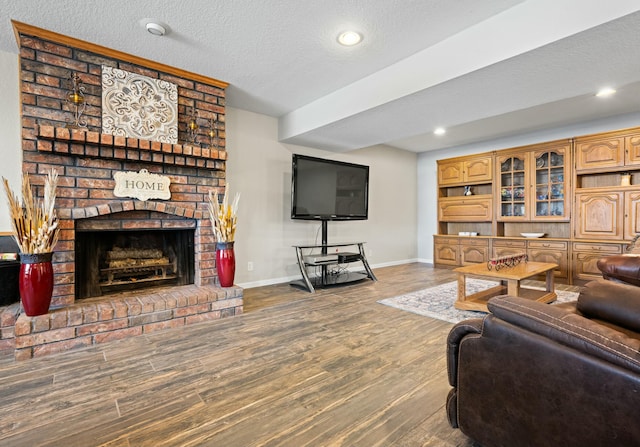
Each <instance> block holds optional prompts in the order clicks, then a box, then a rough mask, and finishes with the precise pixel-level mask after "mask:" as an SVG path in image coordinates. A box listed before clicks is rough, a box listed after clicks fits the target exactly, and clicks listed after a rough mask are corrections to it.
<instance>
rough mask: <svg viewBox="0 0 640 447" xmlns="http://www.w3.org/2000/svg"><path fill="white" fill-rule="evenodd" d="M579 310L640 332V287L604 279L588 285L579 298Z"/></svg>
mask: <svg viewBox="0 0 640 447" xmlns="http://www.w3.org/2000/svg"><path fill="white" fill-rule="evenodd" d="M578 310H579V311H580V312H582V314H584V315H585V316H587V317H590V318H597V319H599V320H604V321H608V322H611V323H613V324H616V325H618V326H622V327H624V328H627V329H631V330H632V331H636V332H640V287H638V286H632V285H629V284H622V283H615V282H611V281H605V280H603V279H600V280H596V281H591V282H589V283H587V284H586V285H585V287H584V289H583V290H582V292H580V296H579V297H578Z"/></svg>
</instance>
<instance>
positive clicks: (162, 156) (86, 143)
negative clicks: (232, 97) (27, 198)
mask: <svg viewBox="0 0 640 447" xmlns="http://www.w3.org/2000/svg"><path fill="white" fill-rule="evenodd" d="M37 137H38V143H37V148H38V151H41V152H55V153H59V154H69V155H75V156H84V157H93V158H108V159H119V160H130V161H142V162H149V163H163V164H171V165H180V166H192V167H199V168H208V169H220V170H223V169H224V164H225V161H226V159H227V152H226V151H225V150H219V149H213V148H207V147H201V146H200V145H190V144H171V143H162V142H160V141H150V140H142V139H138V138H127V137H123V136H118V135H109V134H104V133H100V132H96V131H91V130H84V129H68V128H66V127H55V126H45V125H41V126H38V129H37Z"/></svg>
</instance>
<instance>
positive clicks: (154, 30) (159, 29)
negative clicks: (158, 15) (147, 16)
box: [146, 22, 167, 36]
mask: <svg viewBox="0 0 640 447" xmlns="http://www.w3.org/2000/svg"><path fill="white" fill-rule="evenodd" d="M146 27H147V31H149V32H150V33H151V34H153V35H154V36H164V33H166V32H167V30H166V29H165V27H164V26H162V25H160V24H159V23H155V22H149V23H147V25H146Z"/></svg>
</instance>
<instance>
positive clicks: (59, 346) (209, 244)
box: [0, 22, 242, 359]
mask: <svg viewBox="0 0 640 447" xmlns="http://www.w3.org/2000/svg"><path fill="white" fill-rule="evenodd" d="M14 28H15V30H16V36H17V38H18V43H19V46H20V70H21V73H20V79H21V82H20V89H21V100H22V150H23V170H24V171H25V172H28V173H29V174H30V175H31V176H32V183H33V184H35V185H42V184H43V182H44V178H43V177H44V175H45V173H46V172H47V171H48V170H49V169H51V168H53V169H55V170H56V171H57V172H58V175H59V183H58V185H59V186H58V197H57V200H56V207H57V212H58V216H59V219H60V227H61V234H60V239H59V242H58V244H57V245H56V247H55V250H54V258H53V267H54V293H53V300H52V309H51V312H50V313H49V314H47V315H43V316H39V317H32V318H31V317H27V316H26V315H24V314H21V313H20V306H19V304H14V305H11V306H8V307H6V308H4V309H0V351H1V352H4V353H7V352H13V353H14V355H15V357H16V358H17V359H25V358H30V357H34V356H40V355H45V354H49V353H52V352H59V351H63V350H66V349H71V348H75V347H81V346H90V345H92V344H95V343H101V342H103V341H107V340H114V339H119V338H124V337H129V336H135V335H141V334H144V333H147V332H151V331H156V330H160V329H164V328H169V327H175V326H180V325H184V324H189V323H193V322H198V321H204V320H210V319H217V318H222V317H225V316H231V315H237V314H239V313H242V289H240V288H238V287H232V288H224V289H223V288H221V287H219V286H218V278H217V271H216V266H215V237H214V234H213V231H212V229H211V223H210V222H209V219H208V214H207V196H208V193H209V191H211V190H216V191H218V192H219V193H223V192H224V186H225V178H226V159H227V156H226V150H225V134H224V122H225V90H224V89H225V88H226V85H227V84H226V83H223V82H221V81H217V80H215V79H210V78H206V77H202V76H199V75H195V74H192V73H188V72H184V71H182V70H180V69H176V68H173V67H168V66H164V65H162V64H158V63H155V62H152V61H146V60H143V59H139V58H136V57H135V56H131V55H127V54H124V53H120V52H117V51H115V50H110V49H106V48H103V47H99V46H96V45H93V44H90V43H87V42H83V41H77V40H74V39H71V38H69V37H67V36H61V35H58V34H55V33H52V32H49V31H46V30H42V29H39V28H35V27H32V26H30V25H25V24H21V23H18V22H14ZM103 65H106V66H111V67H115V68H119V69H122V70H126V71H129V72H133V73H138V74H141V75H144V76H147V77H151V78H155V79H160V80H166V81H169V82H172V83H174V84H176V85H177V86H178V138H179V140H180V141H186V140H187V122H188V120H189V118H190V116H191V114H190V113H188V111H190V110H195V111H196V112H197V116H198V117H199V119H201V120H202V121H201V127H202V128H201V129H200V133H199V135H198V136H197V139H196V142H195V143H190V144H168V143H161V142H158V141H148V140H143V139H135V138H127V137H123V136H113V135H106V134H102V133H101V129H102V107H101V101H102V97H101V71H102V70H101V67H102V66H103ZM72 73H76V74H77V75H78V76H79V77H80V79H81V81H82V83H83V85H84V86H85V87H86V92H85V102H86V104H87V107H86V118H87V128H86V129H69V128H67V127H66V121H67V119H68V118H69V116H70V111H69V109H68V105H67V104H66V103H65V100H64V98H66V94H67V93H68V91H67V89H68V85H67V84H68V79H69V78H70V76H71V74H72ZM211 120H213V121H215V122H216V123H217V127H218V129H219V135H218V139H216V140H215V141H216V144H215V146H214V145H212V144H210V143H212V142H211V141H210V140H209V138H208V136H207V133H206V132H207V128H206V126H205V125H204V123H208V122H210V121H211ZM143 169H144V170H147V171H148V172H149V173H154V174H160V175H163V176H166V177H168V178H169V179H170V181H171V186H170V191H171V198H170V199H169V200H148V201H139V200H137V199H131V198H120V197H115V196H114V193H113V190H114V187H115V180H114V174H115V173H116V172H132V171H135V172H138V171H140V170H143ZM42 193H43V191H42V187H41V186H37V194H39V195H42ZM86 228H95V229H105V230H118V231H126V230H159V229H169V228H170V229H175V228H185V229H186V228H189V229H192V231H194V267H195V271H194V275H193V277H194V283H193V284H191V285H184V286H173V287H168V286H167V287H160V288H153V289H142V290H136V291H129V292H120V293H114V294H110V295H106V296H102V297H98V298H89V299H81V300H80V299H78V296H77V295H78V294H77V291H76V284H75V281H76V275H75V273H76V268H75V259H76V255H75V252H74V250H75V245H74V241H75V232H76V231H77V230H78V229H86Z"/></svg>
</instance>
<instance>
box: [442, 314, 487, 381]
mask: <svg viewBox="0 0 640 447" xmlns="http://www.w3.org/2000/svg"><path fill="white" fill-rule="evenodd" d="M482 322H483V319H482V318H471V319H468V320H465V321H461V322H460V323H457V324H456V325H455V326H453V328H451V331H449V336H448V337H447V371H448V375H449V385H451V386H456V381H457V373H458V352H459V350H460V343H461V342H462V339H463V338H465V337H467V336H473V335H477V336H479V335H480V334H481V333H482Z"/></svg>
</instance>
